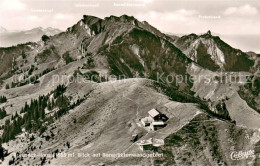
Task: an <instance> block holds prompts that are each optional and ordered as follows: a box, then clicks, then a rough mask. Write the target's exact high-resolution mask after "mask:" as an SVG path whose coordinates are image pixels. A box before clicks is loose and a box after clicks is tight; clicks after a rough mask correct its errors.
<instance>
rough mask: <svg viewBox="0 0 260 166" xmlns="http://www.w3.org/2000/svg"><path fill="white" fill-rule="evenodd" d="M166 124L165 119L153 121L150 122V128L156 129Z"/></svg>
mask: <svg viewBox="0 0 260 166" xmlns="http://www.w3.org/2000/svg"><path fill="white" fill-rule="evenodd" d="M165 126H166V124H165V123H164V122H163V121H158V122H152V123H151V124H150V128H151V130H153V131H155V130H158V129H161V128H164V127H165Z"/></svg>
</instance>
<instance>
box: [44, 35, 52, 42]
mask: <svg viewBox="0 0 260 166" xmlns="http://www.w3.org/2000/svg"><path fill="white" fill-rule="evenodd" d="M48 40H50V38H49V36H47V35H43V36H42V41H44V42H47V41H48Z"/></svg>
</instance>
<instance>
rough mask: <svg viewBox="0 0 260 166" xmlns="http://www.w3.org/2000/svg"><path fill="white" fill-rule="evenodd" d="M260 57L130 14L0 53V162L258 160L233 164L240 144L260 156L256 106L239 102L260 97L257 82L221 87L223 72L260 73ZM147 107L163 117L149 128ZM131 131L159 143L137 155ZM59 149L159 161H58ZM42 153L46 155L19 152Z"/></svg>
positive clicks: (79, 159)
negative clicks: (164, 29)
mask: <svg viewBox="0 0 260 166" xmlns="http://www.w3.org/2000/svg"><path fill="white" fill-rule="evenodd" d="M257 59H258V57H257V55H252V56H246V55H245V53H243V52H241V51H240V50H237V49H234V48H232V47H230V46H228V45H227V44H226V43H224V42H223V41H222V40H220V39H219V38H218V37H216V36H212V34H211V32H210V31H209V32H207V33H206V34H204V35H200V36H198V35H196V34H190V35H187V36H183V37H180V38H178V37H171V36H167V35H165V34H163V33H161V32H160V31H159V30H157V29H156V28H154V27H152V26H151V25H149V23H147V22H140V21H138V20H137V19H135V18H134V17H131V16H127V15H123V16H120V17H116V16H110V17H106V18H104V19H101V18H98V17H95V16H86V15H84V16H83V18H82V19H81V20H79V21H78V22H77V23H76V24H75V25H73V26H71V27H69V28H68V29H67V30H66V31H65V32H61V33H59V34H56V35H54V36H49V38H48V40H45V41H44V42H43V41H39V42H37V43H33V42H31V43H26V44H20V45H18V46H13V47H9V48H0V63H1V65H0V97H1V96H5V97H6V99H7V101H5V100H3V102H2V103H0V108H5V110H6V114H5V115H4V114H3V115H4V116H2V112H3V111H2V109H1V116H2V117H3V118H2V119H0V125H1V126H3V127H1V130H0V131H1V137H2V139H1V140H3V141H4V142H2V147H3V148H4V149H6V150H7V151H8V153H7V154H6V156H5V158H4V161H3V163H0V164H2V165H8V164H9V165H11V164H53V165H61V164H71V165H72V164H79V165H82V164H86V163H88V164H94V165H97V164H103V165H104V164H105V165H109V164H111V165H115V164H124V165H130V164H142V165H154V164H166V165H170V164H171V165H174V164H176V165H192V164H194V165H209V164H210V165H217V164H223V165H224V164H226V165H238V164H241V163H242V164H243V165H246V164H250V163H251V164H252V163H255V164H258V162H259V161H258V160H257V159H255V158H252V157H251V156H250V157H249V158H247V159H245V160H243V161H240V160H232V159H231V158H230V153H232V152H236V151H240V150H241V148H243V149H254V148H255V149H256V153H257V148H258V146H259V141H260V133H259V131H258V130H257V129H258V128H259V127H260V126H259V123H258V122H259V119H260V116H259V113H257V112H256V111H255V110H256V109H255V108H254V107H258V106H259V105H258V104H254V102H252V103H249V104H248V105H247V103H246V102H245V100H243V99H244V98H246V99H247V100H250V99H252V98H254V96H257V95H258V94H256V90H257V89H259V86H257V85H258V84H257V83H258V82H259V79H258V76H257V75H256V74H255V75H254V77H253V78H254V82H253V85H251V84H245V83H243V82H242V83H240V82H238V83H236V84H232V85H230V84H225V83H220V82H219V79H220V77H221V72H220V71H225V73H224V74H227V75H235V74H237V72H228V71H247V72H244V73H245V74H249V75H250V74H252V73H250V72H251V70H250V68H251V67H253V71H254V72H256V71H258V68H259V65H258V64H257V62H258V60H257ZM254 61H255V64H252V62H254ZM218 70H219V71H218ZM248 71H250V72H248ZM157 74H159V76H160V79H159V80H158V79H157V78H158V75H157ZM169 75H170V76H173V77H174V76H184V78H185V76H191V75H192V76H200V75H209V76H210V77H209V78H210V81H208V80H207V79H206V78H205V80H202V81H201V82H193V83H190V82H188V81H182V82H178V83H177V81H176V80H175V81H173V82H171V83H169V82H164V81H165V80H166V79H167V78H168V76H169ZM110 76H111V77H110ZM112 76H113V77H112ZM120 76H124V77H120ZM136 76H138V78H134V77H136ZM115 77H116V79H115ZM140 77H142V78H140ZM171 78H172V77H171ZM204 81H205V82H204ZM61 84H63V85H61ZM244 85H245V87H244V88H245V89H240V86H244ZM239 89H240V90H241V92H243V94H244V96H242V97H240V96H239V94H240V93H238V90H239ZM242 90H243V91H242ZM253 92H254V93H253ZM257 92H258V91H257ZM251 93H252V95H250V94H251ZM256 99H257V100H258V98H256ZM37 100H39V101H41V102H39V103H37V102H36V101H37ZM31 103H34V104H33V105H32V104H31ZM35 103H36V104H35ZM251 106H253V107H252V108H251ZM153 108H154V109H156V110H158V111H159V112H160V113H162V114H164V115H166V116H167V117H168V119H167V121H166V122H165V123H166V126H164V127H163V128H162V129H159V130H157V131H152V132H151V131H150V130H149V128H145V127H143V126H142V124H141V121H140V119H142V118H143V117H145V116H147V112H148V111H149V110H151V109H153ZM211 108H212V109H211ZM39 110H41V111H39ZM33 117H36V118H33ZM247 117H250V119H248V118H247ZM14 124H15V125H14ZM32 124H34V125H32ZM14 126H15V127H14ZM133 135H135V136H138V138H136V139H138V141H139V140H149V139H151V138H153V139H155V140H156V139H158V140H164V141H162V142H165V144H161V145H160V147H153V148H152V149H151V150H152V151H141V150H140V148H139V147H138V144H137V143H136V142H135V141H131V140H132V136H133ZM2 147H1V146H0V148H1V149H2ZM1 149H0V150H1ZM59 152H63V153H64V154H70V155H72V154H77V155H78V154H79V153H81V154H82V152H84V153H85V154H82V155H83V156H84V155H87V153H89V154H98V153H101V154H103V153H104V154H116V153H127V154H140V153H143V154H150V153H151V152H158V153H163V154H164V156H163V157H160V158H140V157H126V158H120V157H113V156H112V157H111V156H110V157H107V156H106V157H105V156H101V157H93V156H92V157H83V156H70V157H61V156H58V157H57V154H58V153H59ZM42 153H44V154H50V155H49V156H47V157H23V158H22V157H21V156H19V155H18V154H22V155H25V154H42ZM12 156H13V157H12Z"/></svg>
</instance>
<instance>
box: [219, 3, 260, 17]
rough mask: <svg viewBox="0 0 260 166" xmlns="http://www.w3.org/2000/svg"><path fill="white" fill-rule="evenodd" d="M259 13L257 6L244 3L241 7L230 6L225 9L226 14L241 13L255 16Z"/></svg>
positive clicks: (241, 14)
mask: <svg viewBox="0 0 260 166" xmlns="http://www.w3.org/2000/svg"><path fill="white" fill-rule="evenodd" d="M257 13H258V11H257V9H256V8H255V7H252V6H250V5H248V4H247V5H244V6H239V7H229V8H227V9H226V10H225V11H224V15H240V16H254V15H256V14H257Z"/></svg>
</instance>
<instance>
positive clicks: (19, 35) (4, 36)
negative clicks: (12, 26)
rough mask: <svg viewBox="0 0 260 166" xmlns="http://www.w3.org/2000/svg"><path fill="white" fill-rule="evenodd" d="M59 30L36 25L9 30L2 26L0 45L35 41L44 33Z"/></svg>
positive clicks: (51, 33) (58, 31)
mask: <svg viewBox="0 0 260 166" xmlns="http://www.w3.org/2000/svg"><path fill="white" fill-rule="evenodd" d="M60 32H61V30H59V29H55V28H51V27H49V28H42V27H37V28H33V29H30V30H23V31H9V30H7V29H6V28H4V27H0V47H10V46H14V45H17V44H21V43H26V42H37V41H39V40H40V39H41V37H42V35H44V34H46V35H48V36H52V35H55V34H58V33H60Z"/></svg>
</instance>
